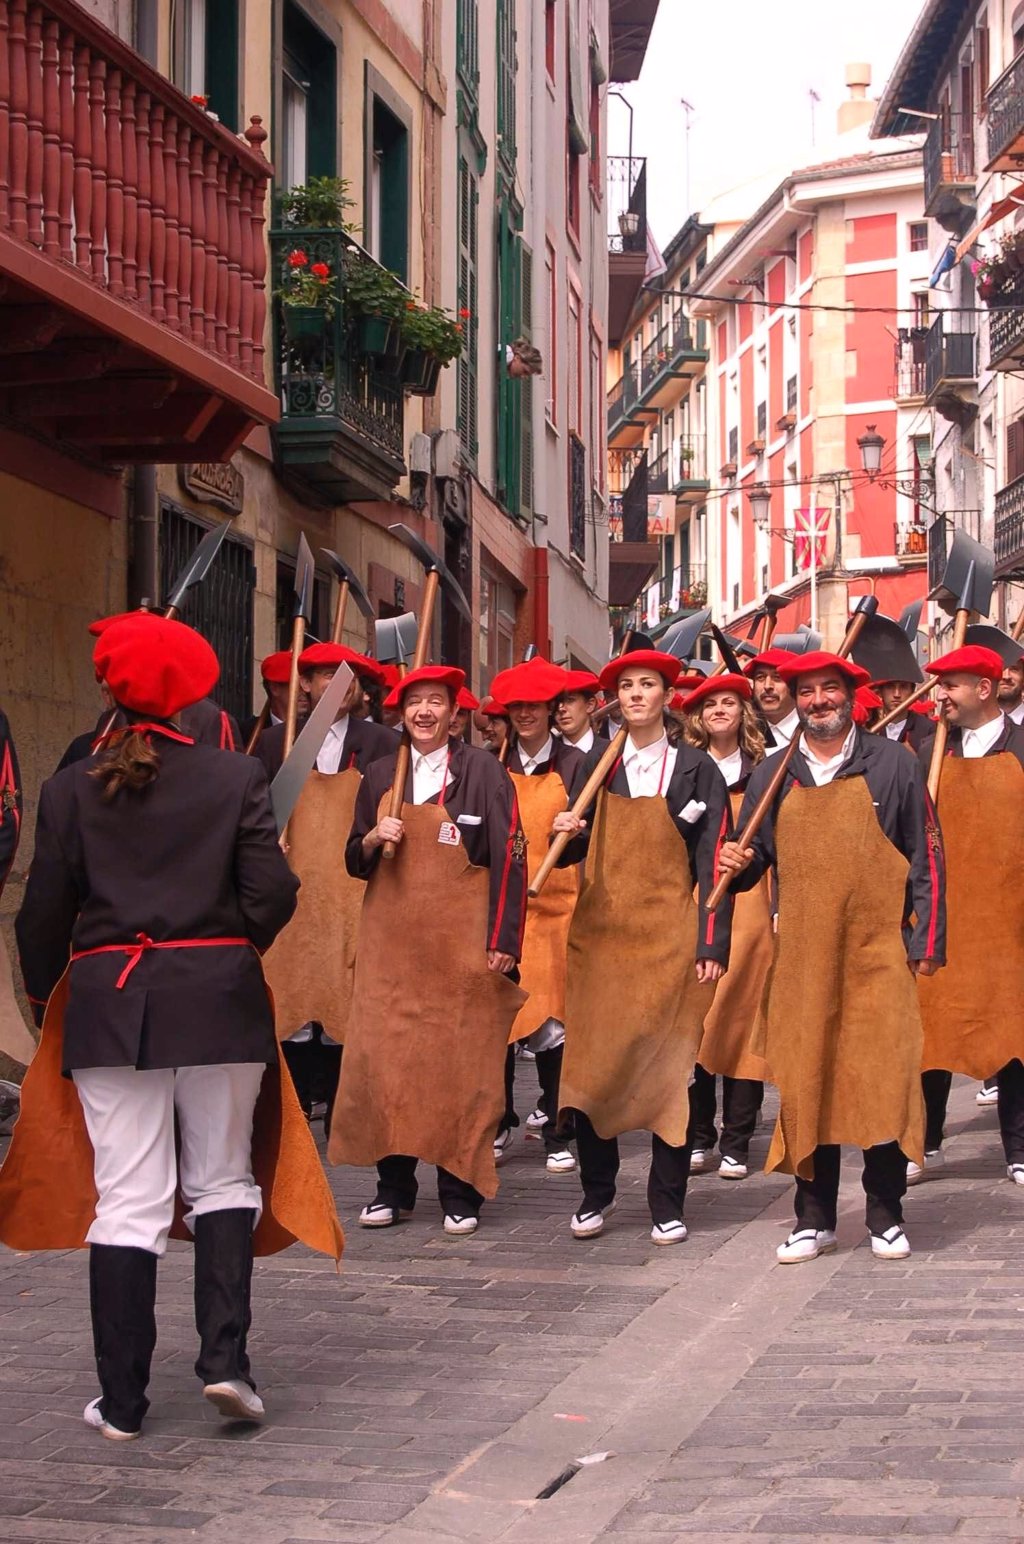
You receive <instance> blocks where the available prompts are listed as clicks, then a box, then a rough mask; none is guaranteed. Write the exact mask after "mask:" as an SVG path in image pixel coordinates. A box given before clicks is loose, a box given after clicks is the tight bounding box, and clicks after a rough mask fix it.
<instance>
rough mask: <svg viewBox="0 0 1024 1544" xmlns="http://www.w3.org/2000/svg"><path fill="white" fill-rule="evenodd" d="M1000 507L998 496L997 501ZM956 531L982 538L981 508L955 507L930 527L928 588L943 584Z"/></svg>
mask: <svg viewBox="0 0 1024 1544" xmlns="http://www.w3.org/2000/svg"><path fill="white" fill-rule="evenodd" d="M996 507H997V508H998V496H997V501H996ZM954 531H966V532H967V534H968V536H973V537H974V539H975V541H980V540H981V510H980V509H954V510H949V511H948V512H947V513H946V514H944V515H937V516H936V518H935V519H934V520H933V521H932V523H931V525H930V526H929V527H928V536H927V545H928V588H929V590H934V589H935V588H936V586H937V585H939V584H941V582H942V576H943V574H944V573H945V571H946V558H947V556H948V554H949V549H950V546H951V545H952V541H953V532H954Z"/></svg>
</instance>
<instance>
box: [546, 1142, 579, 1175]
mask: <svg viewBox="0 0 1024 1544" xmlns="http://www.w3.org/2000/svg"><path fill="white" fill-rule="evenodd" d="M544 1167H545V1168H546V1169H547V1171H548V1173H549V1174H574V1173H575V1172H576V1159H575V1158H574V1156H573V1155H572V1153H571V1152H570V1151H569V1149H568V1148H567V1147H563V1148H562V1150H561V1152H558V1153H548V1157H547V1162H546V1163H545V1165H544Z"/></svg>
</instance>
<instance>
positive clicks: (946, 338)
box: [925, 316, 975, 396]
mask: <svg viewBox="0 0 1024 1544" xmlns="http://www.w3.org/2000/svg"><path fill="white" fill-rule="evenodd" d="M974 375H975V369H974V333H973V332H947V331H946V330H945V326H944V322H943V319H942V317H941V316H937V317H936V318H935V320H934V322H933V323H932V325H931V326H930V327H929V329H928V336H927V337H926V339H925V391H926V393H927V395H928V396H931V394H932V392H933V391H937V390H938V388H939V387H940V386H941V385H942V384H943V383H944V382H947V381H973V380H974Z"/></svg>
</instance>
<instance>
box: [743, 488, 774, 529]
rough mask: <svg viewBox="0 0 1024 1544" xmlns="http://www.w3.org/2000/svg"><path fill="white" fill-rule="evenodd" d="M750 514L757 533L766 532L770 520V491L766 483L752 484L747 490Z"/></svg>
mask: <svg viewBox="0 0 1024 1544" xmlns="http://www.w3.org/2000/svg"><path fill="white" fill-rule="evenodd" d="M747 498H748V499H749V500H750V513H751V516H752V517H753V521H754V524H755V525H756V526H757V528H758V530H759V531H767V529H768V521H769V519H770V518H771V507H772V491H771V489H770V488H769V486H768V484H767V483H763V482H759V483H752V484H751V485H750V487H749V488H748V489H747Z"/></svg>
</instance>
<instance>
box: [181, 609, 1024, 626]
mask: <svg viewBox="0 0 1024 1544" xmlns="http://www.w3.org/2000/svg"><path fill="white" fill-rule="evenodd" d="M180 615H181V607H180V606H168V607H166V609H165V610H164V621H165V622H176V621H177V620H178V618H179V616H180ZM1021 616H1024V611H1022V612H1021Z"/></svg>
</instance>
